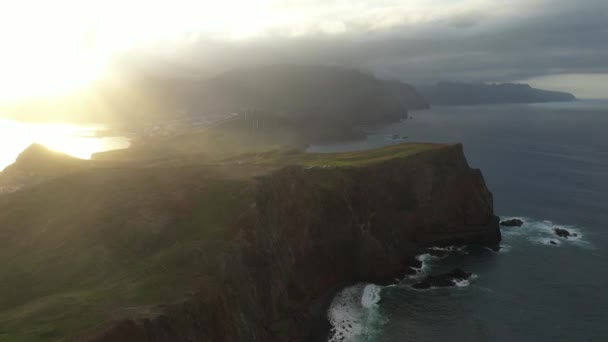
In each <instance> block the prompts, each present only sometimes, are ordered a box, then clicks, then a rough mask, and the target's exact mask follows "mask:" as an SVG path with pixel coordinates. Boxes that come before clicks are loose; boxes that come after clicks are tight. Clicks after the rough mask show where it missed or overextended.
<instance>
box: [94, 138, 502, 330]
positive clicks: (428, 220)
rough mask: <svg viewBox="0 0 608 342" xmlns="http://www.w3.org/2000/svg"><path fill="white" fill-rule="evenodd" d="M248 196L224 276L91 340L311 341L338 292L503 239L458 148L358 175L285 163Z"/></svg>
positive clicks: (357, 170)
mask: <svg viewBox="0 0 608 342" xmlns="http://www.w3.org/2000/svg"><path fill="white" fill-rule="evenodd" d="M254 188H255V189H254V191H255V197H254V198H255V201H254V202H253V203H251V205H250V206H249V208H248V209H247V210H246V212H245V213H242V215H240V216H239V217H238V219H236V220H235V223H234V224H235V225H236V227H235V228H236V231H237V232H238V233H237V236H236V237H235V239H234V242H233V244H232V247H231V248H230V249H231V250H230V252H229V253H227V255H228V256H227V257H226V258H225V259H224V262H223V264H222V265H220V270H219V272H220V273H221V276H220V277H218V279H219V280H217V281H201V288H200V289H199V290H198V291H197V292H196V293H195V294H193V295H192V296H191V298H189V299H187V300H184V301H183V302H180V303H174V304H171V305H166V306H162V307H158V308H156V309H155V310H153V311H151V312H149V313H148V314H146V315H145V316H140V317H138V318H134V319H129V320H122V321H119V322H116V323H115V324H113V325H112V326H111V327H110V328H108V329H107V330H105V331H103V332H102V333H100V334H98V335H97V336H96V337H95V338H93V339H92V341H96V342H102V341H104V342H105V341H172V342H174V341H303V340H314V339H318V338H319V335H318V334H319V332H320V331H322V330H323V329H322V327H323V324H324V323H323V322H324V319H325V310H327V304H328V300H330V299H331V297H332V296H333V294H334V293H335V291H337V290H338V289H340V288H341V287H343V286H345V285H347V284H350V283H353V282H357V281H381V280H385V279H390V278H394V277H402V276H403V275H404V273H405V272H407V270H408V267H409V266H410V265H411V264H412V260H413V256H414V255H416V254H417V252H419V251H420V249H421V248H423V247H425V246H430V245H447V244H482V245H487V246H491V247H494V246H496V245H497V244H498V242H499V241H500V232H499V228H498V220H497V217H496V216H495V215H494V213H493V204H492V194H491V193H490V192H489V191H488V189H487V188H486V186H485V183H484V180H483V177H482V175H481V173H480V171H479V170H474V169H471V168H469V166H468V165H467V162H466V160H465V157H464V154H463V151H462V146H461V145H452V146H445V147H440V148H434V149H430V150H428V151H424V152H420V153H417V154H415V155H413V156H409V157H404V158H396V159H388V160H385V161H381V162H378V163H371V164H369V165H366V166H360V167H339V168H306V167H301V166H290V167H285V168H282V169H279V170H276V171H274V172H272V173H271V174H268V175H265V176H262V177H260V178H259V179H258V180H257V181H256V183H255V185H254Z"/></svg>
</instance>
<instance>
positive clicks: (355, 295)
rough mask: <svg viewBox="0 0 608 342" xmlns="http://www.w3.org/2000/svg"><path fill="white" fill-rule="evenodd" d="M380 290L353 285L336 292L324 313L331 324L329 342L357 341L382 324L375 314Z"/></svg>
mask: <svg viewBox="0 0 608 342" xmlns="http://www.w3.org/2000/svg"><path fill="white" fill-rule="evenodd" d="M381 292H382V287H380V286H378V285H374V284H357V285H354V286H350V287H347V288H345V289H344V290H342V291H340V293H338V294H337V295H336V297H335V298H334V300H333V301H332V303H331V306H330V307H329V310H328V312H327V316H328V319H329V322H330V323H331V325H332V329H331V334H330V338H329V342H337V341H344V342H349V341H359V340H360V339H361V338H362V337H366V336H371V335H373V334H374V333H375V331H376V330H377V328H378V326H379V325H382V324H383V322H384V321H385V320H384V318H383V317H382V316H381V315H380V313H379V311H378V303H379V302H380V300H381V296H380V294H381Z"/></svg>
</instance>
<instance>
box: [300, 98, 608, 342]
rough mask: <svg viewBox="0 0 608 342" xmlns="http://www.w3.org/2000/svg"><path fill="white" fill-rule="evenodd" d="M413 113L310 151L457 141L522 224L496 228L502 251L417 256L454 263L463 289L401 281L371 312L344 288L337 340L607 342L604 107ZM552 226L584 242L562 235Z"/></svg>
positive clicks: (361, 296)
mask: <svg viewBox="0 0 608 342" xmlns="http://www.w3.org/2000/svg"><path fill="white" fill-rule="evenodd" d="M413 117H414V119H412V120H406V121H404V122H402V123H398V124H393V125H388V126H385V127H382V128H378V129H375V130H374V131H373V133H372V134H371V135H370V136H369V137H368V138H367V140H365V141H362V142H354V143H345V144H335V145H330V146H313V147H312V148H311V151H344V150H356V149H364V148H371V147H377V146H381V145H386V144H393V143H397V142H401V141H395V140H392V139H391V136H392V135H394V134H398V135H399V136H400V137H401V136H407V137H408V139H406V140H405V141H422V142H463V143H464V147H465V153H466V156H467V159H468V161H469V163H470V164H471V165H472V166H473V167H475V168H480V169H481V170H482V171H483V174H484V177H485V179H486V182H487V185H488V187H489V188H490V190H491V191H492V192H493V193H494V199H495V208H496V212H497V213H498V214H499V215H501V216H503V217H521V218H523V219H524V221H525V224H524V226H523V227H522V228H514V229H513V228H511V229H508V228H507V229H503V242H502V244H503V247H504V248H503V249H502V250H501V252H499V253H494V252H491V251H488V250H486V249H483V248H482V249H469V250H462V251H454V252H452V253H451V254H450V256H449V257H447V258H446V259H443V260H437V259H433V258H431V257H429V256H428V255H426V256H422V259H423V260H424V261H425V267H424V272H425V273H436V272H442V271H447V270H449V269H450V268H453V267H456V266H458V267H462V268H463V269H465V270H467V271H469V272H473V273H474V274H475V275H476V277H475V279H473V280H471V281H469V282H466V283H461V284H459V285H460V286H459V287H456V288H452V289H436V290H425V291H417V290H413V289H412V288H411V287H410V286H409V285H410V284H411V282H412V281H414V280H413V279H404V280H403V281H402V282H401V283H400V284H398V285H396V286H393V287H386V288H382V289H381V291H380V293H379V300H376V304H375V305H373V306H371V307H366V306H365V305H363V303H364V302H366V301H368V300H367V299H366V296H367V295H368V294H366V293H365V292H364V291H363V290H362V289H363V288H364V287H362V286H358V287H355V288H351V289H348V290H347V291H346V292H345V293H344V294H342V295H341V296H338V297H337V298H336V302H335V303H334V306H333V309H334V311H335V309H336V308H338V309H339V308H343V309H340V310H338V311H337V312H333V311H331V310H330V312H329V313H328V314H329V316H330V318H331V317H332V316H333V319H334V320H338V321H340V320H341V319H340V317H347V318H349V323H348V324H350V325H351V326H352V327H349V326H346V327H345V326H344V325H342V326H338V327H337V329H336V330H337V331H343V333H342V335H341V336H345V338H344V339H341V338H340V337H335V338H334V339H333V340H332V341H383V342H415V341H425V342H426V341H439V342H443V341H446V342H448V341H449V342H453V341H505V342H507V341H526V342H527V341H529V342H532V341H534V342H539V341H540V342H554V341H564V342H566V341H597V342H600V341H608V291H607V289H608V252H607V251H608V102H601V101H595V102H587V101H583V102H573V103H563V104H553V103H551V104H536V105H500V106H472V107H437V108H434V109H432V110H430V111H421V112H414V113H413ZM555 226H558V227H565V228H567V229H569V230H571V231H572V232H576V233H578V234H579V237H577V238H576V239H561V238H558V237H556V236H555V235H554V234H553V232H552V229H553V227H555ZM550 241H555V242H556V243H557V245H552V244H550ZM375 296H377V294H375ZM377 297H378V296H377ZM336 317H337V318H336Z"/></svg>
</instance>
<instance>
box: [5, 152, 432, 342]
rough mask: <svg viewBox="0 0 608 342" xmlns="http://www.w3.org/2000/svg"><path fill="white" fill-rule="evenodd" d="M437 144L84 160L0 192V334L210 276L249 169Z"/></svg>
mask: <svg viewBox="0 0 608 342" xmlns="http://www.w3.org/2000/svg"><path fill="white" fill-rule="evenodd" d="M440 147H441V145H427V144H401V145H395V146H390V147H385V148H381V149H376V150H370V151H364V152H353V153H341V154H305V153H301V152H294V151H285V150H275V151H268V152H263V153H250V154H242V155H235V156H232V157H227V158H224V159H215V160H214V161H213V162H212V163H209V162H208V161H207V159H201V160H198V159H196V158H195V157H192V158H190V159H185V160H181V162H180V163H176V162H175V161H171V162H169V161H167V162H166V163H160V164H154V163H151V164H143V163H137V164H135V163H130V164H124V165H123V166H115V167H107V166H104V167H90V168H87V169H84V170H81V171H78V172H73V171H70V173H69V174H68V175H66V176H58V178H55V179H53V180H49V181H46V182H44V183H42V184H39V185H37V186H34V187H31V188H29V189H26V190H23V191H20V192H17V193H13V194H7V195H2V196H0V341H2V342H17V341H19V342H25V341H28V342H29V341H64V340H66V339H67V338H68V337H73V336H78V335H80V334H84V333H86V332H87V331H90V329H94V328H95V327H96V326H98V325H99V324H100V323H103V322H107V321H108V320H109V319H114V318H116V317H120V316H121V315H130V314H132V313H133V311H141V310H145V307H144V306H146V305H153V304H159V303H166V302H171V301H175V300H179V299H181V298H183V297H184V296H186V295H187V294H188V292H189V291H192V290H194V289H195V288H196V287H197V286H199V285H200V283H201V282H202V281H213V279H214V276H215V275H216V274H217V267H218V265H219V263H220V261H221V259H222V256H223V253H225V251H226V247H227V245H228V244H229V243H230V240H231V239H232V236H233V233H234V232H233V231H232V227H233V225H232V223H233V222H234V220H237V219H238V218H239V215H240V214H241V213H243V212H244V211H245V210H246V208H248V207H249V206H250V205H251V203H252V201H253V199H252V198H253V195H254V194H253V191H252V190H253V186H252V185H253V184H254V182H255V176H259V175H263V174H266V173H268V172H270V171H272V170H275V169H277V168H279V167H281V166H284V165H302V166H306V167H311V166H312V167H317V166H318V167H325V166H332V167H341V166H346V167H353V166H363V165H368V164H370V163H375V162H381V161H384V160H388V159H391V158H399V157H406V156H409V155H413V154H416V153H418V152H421V151H424V150H429V149H435V148H440ZM203 279H204V280H203Z"/></svg>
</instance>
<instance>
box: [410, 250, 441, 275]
mask: <svg viewBox="0 0 608 342" xmlns="http://www.w3.org/2000/svg"><path fill="white" fill-rule="evenodd" d="M416 259H417V260H418V261H420V263H421V265H420V267H419V268H415V267H412V268H413V269H414V270H416V273H415V274H411V275H409V276H408V277H407V278H408V279H420V278H422V277H424V276H425V275H426V274H427V273H428V272H429V271H430V269H431V263H432V262H433V261H434V260H438V259H439V258H438V257H436V256H434V255H431V254H429V253H424V254H420V255H417V256H416Z"/></svg>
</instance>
